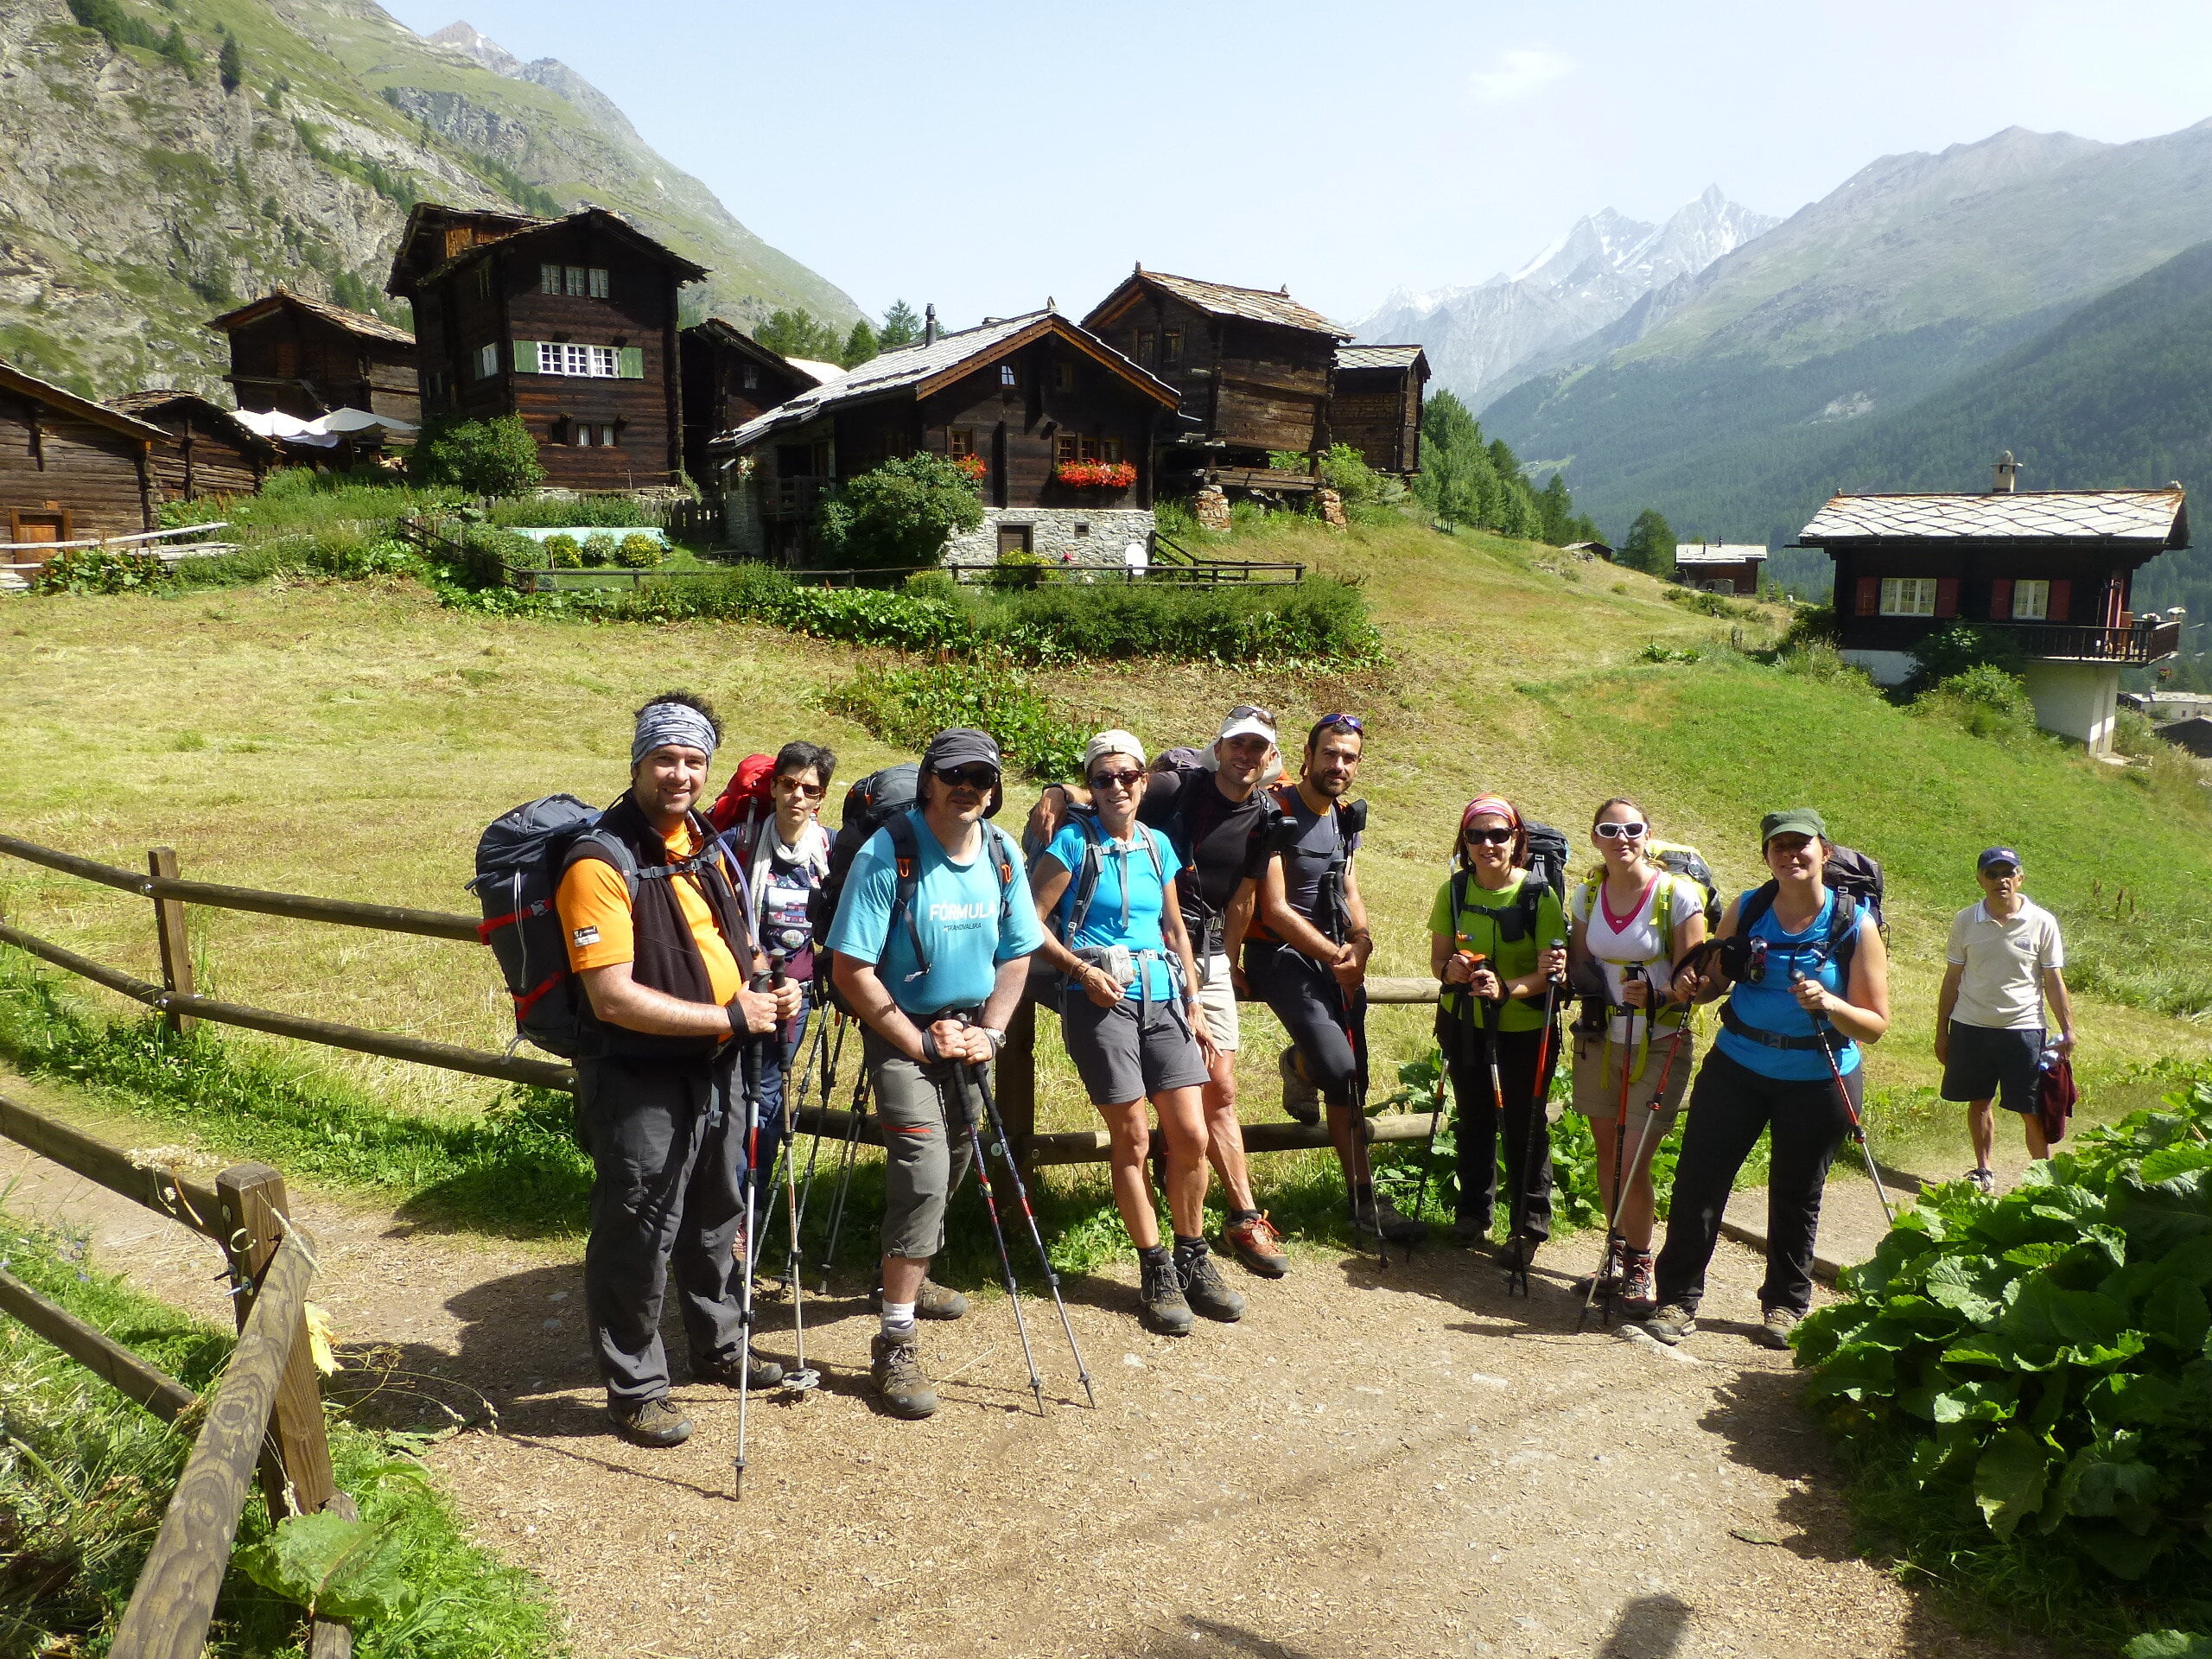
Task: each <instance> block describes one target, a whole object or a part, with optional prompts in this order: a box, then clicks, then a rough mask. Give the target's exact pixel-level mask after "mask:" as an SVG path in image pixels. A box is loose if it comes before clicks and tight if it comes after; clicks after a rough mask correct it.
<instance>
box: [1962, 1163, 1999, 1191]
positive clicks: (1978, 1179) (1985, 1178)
mask: <svg viewBox="0 0 2212 1659" xmlns="http://www.w3.org/2000/svg"><path fill="white" fill-rule="evenodd" d="M1966 1178H1967V1179H1968V1180H1970V1181H1972V1182H1973V1183H1974V1191H1976V1192H1980V1193H1981V1194H1983V1195H1984V1196H1985V1197H1986V1196H1987V1195H1988V1194H1990V1193H1993V1192H1996V1191H1997V1172H1996V1171H1995V1170H1993V1169H1970V1170H1968V1171H1967V1175H1966Z"/></svg>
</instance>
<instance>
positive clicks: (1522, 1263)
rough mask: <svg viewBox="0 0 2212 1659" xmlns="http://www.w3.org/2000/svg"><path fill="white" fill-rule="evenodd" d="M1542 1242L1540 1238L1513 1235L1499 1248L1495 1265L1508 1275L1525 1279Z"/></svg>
mask: <svg viewBox="0 0 2212 1659" xmlns="http://www.w3.org/2000/svg"><path fill="white" fill-rule="evenodd" d="M1543 1242H1544V1241H1543V1240H1542V1239H1541V1238H1530V1237H1529V1236H1528V1235H1527V1234H1526V1233H1516V1234H1514V1235H1513V1236H1512V1237H1510V1238H1509V1239H1507V1240H1506V1241H1505V1243H1504V1244H1503V1246H1501V1247H1500V1249H1499V1250H1498V1252H1497V1265H1498V1266H1499V1267H1501V1268H1504V1269H1505V1271H1506V1272H1507V1273H1508V1274H1511V1275H1514V1276H1516V1277H1520V1278H1526V1277H1527V1276H1528V1273H1529V1268H1532V1267H1534V1266H1535V1262H1536V1250H1537V1249H1538V1247H1539V1246H1541V1244H1542V1243H1543Z"/></svg>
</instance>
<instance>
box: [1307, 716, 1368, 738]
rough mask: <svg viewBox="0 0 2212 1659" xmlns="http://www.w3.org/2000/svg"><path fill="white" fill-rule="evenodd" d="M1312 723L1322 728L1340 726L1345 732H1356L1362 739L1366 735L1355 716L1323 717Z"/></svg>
mask: <svg viewBox="0 0 2212 1659" xmlns="http://www.w3.org/2000/svg"><path fill="white" fill-rule="evenodd" d="M1313 723H1314V724H1315V725H1316V726H1324V727H1325V726H1342V727H1344V728H1345V729H1346V730H1347V731H1354V732H1357V733H1358V734H1360V735H1361V736H1363V737H1364V736H1365V735H1366V734H1367V728H1366V726H1365V725H1364V724H1363V723H1362V721H1361V720H1360V718H1359V716H1358V715H1322V716H1321V718H1320V719H1319V720H1317V721H1314V722H1313Z"/></svg>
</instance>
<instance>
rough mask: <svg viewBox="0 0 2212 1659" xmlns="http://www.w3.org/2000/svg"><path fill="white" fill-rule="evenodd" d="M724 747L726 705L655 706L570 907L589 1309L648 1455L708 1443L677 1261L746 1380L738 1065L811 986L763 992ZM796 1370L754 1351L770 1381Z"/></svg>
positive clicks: (589, 847) (700, 1351)
mask: <svg viewBox="0 0 2212 1659" xmlns="http://www.w3.org/2000/svg"><path fill="white" fill-rule="evenodd" d="M719 741H721V722H720V721H717V720H716V719H715V714H714V711H713V709H710V708H709V707H708V706H707V704H706V703H705V702H702V701H701V700H700V699H699V698H697V697H695V696H691V695H690V694H689V693H688V692H682V691H671V692H667V693H664V695H662V696H658V697H655V698H654V699H653V700H652V702H648V703H646V704H645V707H644V708H642V709H639V710H638V715H637V726H636V729H635V732H634V734H633V735H632V741H631V746H630V787H629V788H628V789H627V790H626V791H624V792H623V795H622V798H620V800H618V801H616V802H615V803H614V804H613V805H612V806H610V807H608V808H607V811H606V812H605V813H604V814H603V815H602V816H601V818H600V821H599V823H598V825H597V826H596V827H595V828H594V829H591V830H588V831H587V832H586V833H585V834H584V835H582V836H579V837H578V838H577V840H576V842H575V845H574V846H573V847H572V848H571V849H569V854H568V858H567V862H566V867H565V868H564V869H563V872H562V876H561V884H560V887H559V889H558V891H557V892H556V895H555V904H556V907H557V908H558V909H559V912H560V915H561V926H562V930H563V935H564V937H565V938H566V939H567V942H568V948H569V966H570V967H571V968H573V969H575V973H576V976H577V978H578V979H579V980H580V981H581V982H582V985H583V988H584V993H585V997H586V1001H587V1007H586V1008H585V1010H584V1012H583V1017H582V1025H583V1030H584V1045H583V1052H582V1053H581V1054H580V1055H579V1057H578V1058H577V1061H576V1103H577V1120H578V1122H579V1124H580V1125H581V1126H582V1130H583V1134H584V1136H585V1140H586V1144H587V1146H588V1149H589V1151H590V1153H591V1159H592V1165H593V1168H594V1179H593V1182H592V1193H591V1237H590V1241H589V1243H588V1244H587V1245H586V1246H585V1248H584V1309H585V1317H586V1319H588V1322H589V1324H590V1326H591V1333H592V1341H593V1344H594V1349H595V1351H596V1354H597V1357H598V1361H599V1368H600V1373H601V1376H602V1377H603V1378H604V1379H605V1382H606V1384H607V1414H608V1416H609V1417H610V1418H611V1419H612V1420H613V1424H614V1427H615V1432H616V1433H620V1435H621V1436H622V1437H623V1438H624V1439H625V1440H630V1441H632V1442H634V1443H635V1444H637V1445H639V1446H674V1445H676V1444H677V1443H678V1442H679V1441H681V1440H684V1439H686V1438H687V1437H688V1436H689V1435H690V1433H691V1424H690V1420H689V1419H687V1418H686V1417H685V1416H684V1415H683V1412H682V1411H681V1410H680V1409H678V1408H677V1407H676V1406H675V1405H674V1404H672V1403H671V1402H670V1400H669V1397H668V1389H669V1373H668V1356H667V1354H666V1352H665V1351H664V1349H663V1347H662V1344H661V1338H660V1313H661V1301H662V1298H663V1296H664V1294H665V1292H666V1289H667V1285H668V1278H669V1274H670V1270H671V1268H673V1269H674V1272H675V1276H676V1290H677V1306H678V1308H679V1310H680V1312H681V1313H682V1316H683V1330H684V1334H685V1336H686V1338H688V1340H689V1344H690V1350H691V1375H692V1376H693V1378H694V1379H696V1380H697V1381H699V1382H703V1383H722V1384H725V1385H726V1386H728V1387H730V1388H735V1387H737V1386H738V1382H739V1375H740V1362H741V1347H742V1345H743V1344H744V1342H745V1338H746V1332H745V1329H744V1325H743V1322H742V1317H741V1306H740V1300H739V1294H738V1266H737V1255H736V1251H737V1248H738V1232H739V1226H740V1222H741V1217H742V1216H743V1213H744V1187H743V1183H744V1179H745V1147H744V1135H745V1105H744V1102H743V1100H742V1098H741V1096H740V1095H739V1093H738V1090H737V1088H736V1087H735V1082H736V1075H735V1074H736V1071H737V1063H738V1056H739V1052H740V1051H741V1048H742V1047H743V1046H744V1045H745V1043H746V1042H747V1041H748V1040H751V1039H753V1038H754V1037H757V1036H759V1035H760V1034H762V1033H767V1032H770V1031H772V1030H774V1029H775V1028H776V1027H777V1026H778V1025H779V1023H780V1022H781V1021H783V1020H789V1019H791V1017H792V1016H793V1015H794V1014H797V1013H798V1001H799V990H798V986H797V985H796V984H791V985H786V986H785V987H783V988H781V989H766V988H763V989H760V990H754V989H752V988H750V985H751V984H752V983H753V982H755V981H756V980H758V978H759V976H763V975H765V974H766V971H767V962H766V958H765V957H762V956H761V954H760V950H759V949H758V948H757V946H756V945H755V944H754V941H753V930H752V927H751V925H750V923H749V920H748V918H747V906H746V904H745V901H744V899H742V898H741V878H739V877H738V875H737V874H736V873H735V871H734V869H733V868H732V866H731V865H730V863H729V862H728V860H727V859H726V858H725V857H724V856H723V855H721V853H720V852H718V851H716V850H715V849H714V846H713V842H714V832H713V830H712V829H710V828H709V826H708V824H707V823H706V821H705V820H704V819H703V818H702V817H700V815H699V813H698V811H697V810H696V808H697V805H698V803H699V802H700V801H701V800H702V799H704V798H705V791H706V784H707V764H708V762H709V760H711V759H712V758H713V756H714V752H715V744H716V743H717V742H719ZM702 849H705V850H704V852H703V854H702ZM781 1376H782V1372H781V1370H780V1369H779V1367H777V1366H776V1365H775V1363H774V1362H772V1361H769V1360H764V1359H762V1358H761V1357H760V1356H758V1355H755V1356H753V1361H752V1380H753V1382H755V1383H761V1384H764V1385H772V1384H773V1383H776V1382H778V1381H779V1380H780V1378H781Z"/></svg>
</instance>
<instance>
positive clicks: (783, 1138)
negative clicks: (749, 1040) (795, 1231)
mask: <svg viewBox="0 0 2212 1659" xmlns="http://www.w3.org/2000/svg"><path fill="white" fill-rule="evenodd" d="M769 960H770V961H771V962H772V963H775V964H776V971H775V973H774V974H773V976H771V978H770V979H769V982H768V983H769V985H770V986H771V987H772V988H779V987H781V986H782V985H784V984H785V977H784V972H783V958H782V957H770V958H769ZM798 1018H799V1027H798V1039H797V1040H796V1041H794V1042H793V1043H792V1044H791V1053H792V1055H793V1057H794V1058H795V1057H796V1056H797V1055H798V1052H799V1050H801V1049H802V1048H804V1047H805V1046H806V1039H807V1036H808V1033H809V1029H810V1026H811V1023H812V1020H813V1018H814V1010H813V1009H812V1008H810V1007H806V1008H801V1009H800V1010H799V1016H798ZM767 1040H769V1041H771V1042H772V1043H775V1044H776V1045H777V1046H779V1048H780V1047H781V1046H782V1044H783V1038H782V1036H781V1035H780V1034H779V1033H770V1035H769V1037H768V1039H767ZM782 1071H783V1091H782V1097H781V1099H780V1101H779V1106H780V1108H781V1109H782V1111H783V1115H784V1132H783V1134H782V1135H779V1136H778V1137H777V1139H776V1155H775V1156H774V1157H773V1158H772V1159H770V1160H769V1161H768V1179H766V1181H764V1182H762V1183H761V1190H762V1192H765V1193H766V1197H765V1198H762V1199H761V1200H760V1207H761V1209H762V1211H765V1212H766V1220H767V1222H768V1224H769V1225H771V1226H772V1225H773V1224H775V1219H776V1189H777V1187H778V1186H779V1185H782V1181H781V1179H779V1178H780V1176H781V1175H782V1173H783V1171H784V1170H785V1168H786V1167H787V1166H789V1163H790V1158H789V1156H788V1154H791V1150H792V1147H794V1145H795V1144H796V1143H797V1141H798V1102H799V1100H800V1098H801V1096H802V1093H803V1091H804V1089H805V1087H806V1084H805V1081H804V1077H797V1078H795V1077H794V1074H793V1072H792V1071H791V1065H790V1064H789V1063H788V1062H786V1063H785V1065H784V1066H783V1068H782ZM767 1243H768V1229H767V1228H766V1227H763V1228H762V1229H761V1230H760V1237H759V1238H757V1239H754V1240H753V1271H754V1272H755V1273H758V1272H759V1271H760V1252H761V1251H762V1250H763V1249H766V1248H767Z"/></svg>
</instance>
